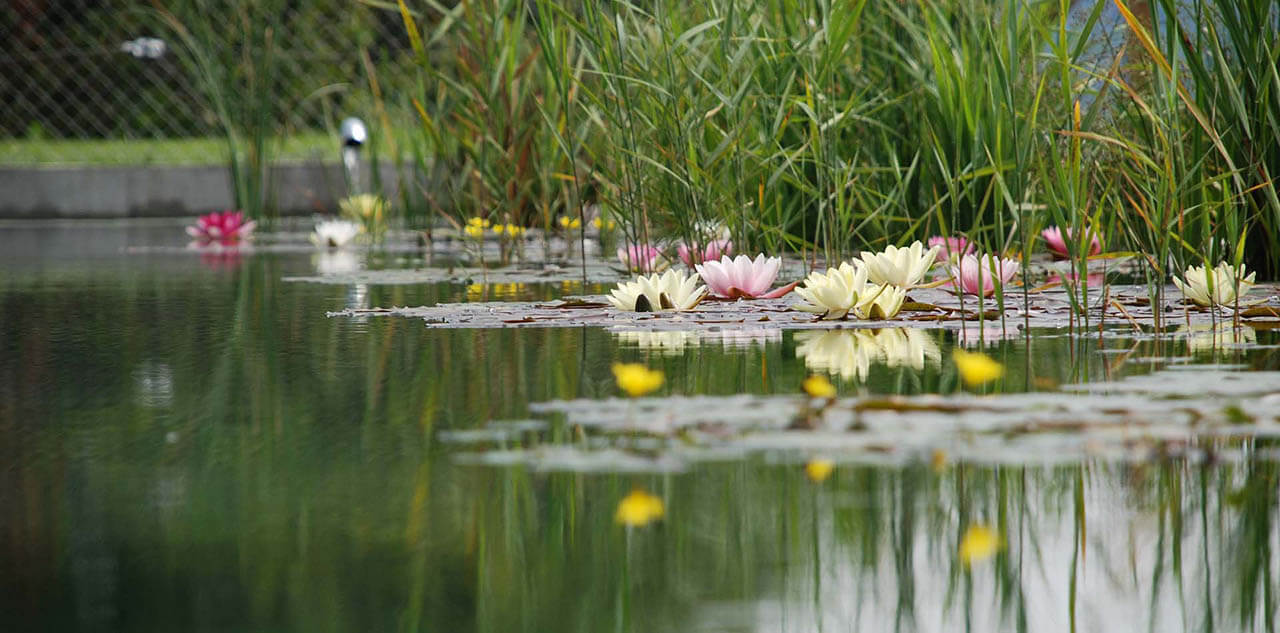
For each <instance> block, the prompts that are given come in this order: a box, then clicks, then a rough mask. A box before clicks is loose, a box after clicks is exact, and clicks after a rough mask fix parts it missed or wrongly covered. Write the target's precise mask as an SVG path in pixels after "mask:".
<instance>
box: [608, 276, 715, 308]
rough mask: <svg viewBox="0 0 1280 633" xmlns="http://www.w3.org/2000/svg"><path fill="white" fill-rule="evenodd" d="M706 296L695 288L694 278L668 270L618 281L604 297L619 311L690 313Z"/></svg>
mask: <svg viewBox="0 0 1280 633" xmlns="http://www.w3.org/2000/svg"><path fill="white" fill-rule="evenodd" d="M706 294H707V287H706V286H699V285H698V276H697V275H687V274H685V273H683V272H680V271H678V270H668V271H667V272H665V273H663V274H661V275H648V276H640V277H637V278H636V279H635V280H634V281H624V282H621V283H619V284H618V286H617V287H616V288H614V289H613V291H612V292H610V293H609V295H608V296H607V297H605V298H606V299H608V300H609V303H611V304H613V307H615V308H617V309H619V310H625V311H628V312H658V311H663V310H676V311H683V310H692V309H693V308H694V307H696V306H697V305H698V303H699V302H701V301H702V298H703V297H705V296H706Z"/></svg>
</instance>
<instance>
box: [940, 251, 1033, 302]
mask: <svg viewBox="0 0 1280 633" xmlns="http://www.w3.org/2000/svg"><path fill="white" fill-rule="evenodd" d="M1021 268H1022V264H1020V263H1018V260H1016V259H1007V258H1004V257H992V256H990V255H983V256H982V257H981V258H979V257H978V256H977V255H965V256H964V257H962V258H960V261H959V262H957V263H956V265H954V266H952V267H951V278H952V280H953V282H952V283H953V284H954V285H955V286H956V287H957V288H959V290H960V292H962V293H964V294H967V295H981V296H983V297H990V296H991V295H993V294H995V292H996V280H997V279H998V280H999V283H1000V286H1001V287H1003V286H1004V285H1005V284H1007V283H1009V281H1010V280H1012V279H1013V277H1014V275H1017V274H1018V271H1019V270H1021Z"/></svg>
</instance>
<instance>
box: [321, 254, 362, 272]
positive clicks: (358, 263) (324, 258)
mask: <svg viewBox="0 0 1280 633" xmlns="http://www.w3.org/2000/svg"><path fill="white" fill-rule="evenodd" d="M363 264H364V262H363V259H362V258H361V256H360V255H359V254H358V253H355V252H353V251H351V250H348V249H345V248H338V249H324V250H321V251H318V252H316V253H315V254H314V255H312V256H311V265H312V266H314V267H315V270H316V273H317V274H320V275H341V274H346V273H353V272H356V271H358V270H360V269H361V268H362V267H363Z"/></svg>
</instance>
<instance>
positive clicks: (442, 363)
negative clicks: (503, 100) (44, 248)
mask: <svg viewBox="0 0 1280 633" xmlns="http://www.w3.org/2000/svg"><path fill="white" fill-rule="evenodd" d="M0 255H2V256H5V257H11V256H12V255H11V254H10V253H9V252H7V251H6V252H4V253H0ZM312 255H313V254H312V253H301V254H296V255H290V256H265V255H261V254H259V255H246V256H244V257H243V258H242V259H237V261H238V262H240V266H239V267H238V268H237V269H236V270H234V271H229V272H227V273H219V274H213V273H211V272H210V271H208V270H206V269H204V268H203V266H202V264H201V262H200V259H199V255H197V254H190V255H186V256H184V258H128V257H122V256H119V255H103V254H98V257H97V258H95V259H82V260H78V261H75V260H74V259H73V258H67V255H66V253H59V256H60V257H62V258H64V259H71V260H72V263H66V262H61V263H59V264H58V265H57V266H56V267H55V266H48V265H35V264H27V265H23V266H16V267H15V268H14V269H13V270H16V271H18V272H16V273H14V274H10V275H9V276H8V277H6V279H5V280H4V282H3V284H2V285H0V323H3V324H4V327H0V464H2V465H3V466H2V467H0V508H3V509H4V511H2V512H0V630H15V631H25V630H32V631H92V630H130V631H174V630H215V629H216V630H236V631H239V630H272V631H299V632H301V631H343V630H372V631H412V630H432V631H434V630H450V631H477V632H494V633H498V632H503V633H505V632H506V631H513V630H515V631H582V632H596V631H616V630H625V631H632V632H644V631H655V632H658V631H662V632H666V631H726V630H735V631H814V630H819V629H822V630H849V629H856V630H902V631H906V630H918V631H953V630H965V629H966V628H967V629H969V630H1013V631H1017V630H1036V631H1058V630H1062V631H1066V630H1070V628H1071V626H1072V623H1073V622H1074V625H1075V628H1076V630H1080V631H1089V630H1093V631H1099V630H1111V629H1114V628H1116V626H1119V627H1120V628H1124V629H1126V630H1127V629H1137V630H1158V631H1182V630H1206V629H1208V628H1209V626H1208V624H1209V623H1213V625H1214V628H1215V629H1221V630H1246V631H1249V630H1258V631H1263V630H1270V629H1273V628H1274V625H1275V624H1276V622H1275V617H1276V615H1275V614H1276V613H1277V608H1276V606H1277V605H1276V596H1277V595H1280V580H1277V579H1280V556H1278V555H1277V552H1276V547H1278V546H1280V535H1278V534H1277V526H1280V517H1277V512H1278V509H1280V498H1278V496H1280V466H1278V465H1277V462H1276V461H1274V458H1275V457H1276V456H1277V455H1280V443H1278V442H1277V441H1276V440H1274V439H1268V438H1265V437H1262V438H1248V437H1246V438H1240V437H1223V438H1218V439H1214V440H1203V441H1201V442H1199V444H1198V445H1197V446H1196V447H1195V448H1196V449H1198V450H1194V451H1193V450H1186V451H1184V452H1183V453H1181V454H1186V455H1223V454H1228V453H1229V454H1234V455H1240V456H1241V457H1239V458H1238V459H1235V460H1228V459H1216V460H1215V459H1202V458H1200V457H1188V458H1167V459H1161V460H1159V461H1155V462H1152V463H1146V464H1137V465H1128V464H1116V463H1111V462H1107V461H1086V462H1084V463H1079V464H1073V465H1070V466H1063V467H1046V466H1040V465H1035V464H1031V465H1019V464H1016V463H1015V464H1013V465H1001V466H998V467H996V466H990V465H984V464H970V463H956V464H952V465H950V466H943V465H942V461H944V460H940V461H939V466H938V467H937V468H935V467H934V466H933V465H931V464H923V463H921V464H914V463H908V464H907V465H906V466H903V465H902V464H901V463H896V464H892V465H884V464H880V465H877V464H876V463H870V464H864V465H850V464H848V463H842V462H840V461H839V460H836V467H835V470H834V472H833V473H832V474H831V475H830V476H829V477H828V478H826V479H825V481H823V482H822V483H821V484H815V483H813V482H811V481H810V480H809V478H808V477H806V475H805V473H804V469H803V466H802V465H801V464H799V463H796V461H795V460H793V459H790V458H789V455H788V452H787V451H785V450H781V451H776V452H773V453H769V454H767V455H765V456H763V457H759V458H746V459H744V458H742V457H741V456H740V455H728V454H723V455H712V456H711V457H708V458H706V459H702V460H700V461H690V468H689V470H688V471H687V472H684V473H664V474H657V475H638V474H633V475H627V474H619V473H617V472H592V473H539V472H534V471H533V470H531V469H527V468H522V467H512V468H496V467H477V466H470V465H463V464H459V463H457V462H456V461H455V460H454V455H455V453H456V452H457V451H463V450H465V451H471V452H475V451H483V450H488V449H489V448H488V447H494V448H497V449H500V448H502V447H503V446H506V445H517V444H518V445H521V446H522V447H525V448H529V449H530V450H537V449H538V448H539V447H541V446H543V443H550V442H552V441H554V442H556V443H558V444H557V445H574V443H575V442H589V441H590V440H591V437H590V436H589V435H585V434H584V433H583V432H582V431H581V429H575V428H573V427H572V426H569V425H566V424H564V423H563V421H562V420H555V419H553V420H551V421H550V423H549V426H547V427H546V428H545V429H544V428H543V426H541V425H542V423H541V422H539V423H536V424H534V425H533V426H525V425H529V424H533V423H527V422H521V423H519V424H518V425H513V426H512V428H511V429H510V430H509V431H508V432H505V433H500V434H493V433H489V434H488V435H485V436H483V437H480V438H478V439H477V438H475V437H472V438H471V439H475V440H476V441H473V442H468V443H460V442H459V438H467V437H469V436H467V435H465V433H466V432H473V433H474V431H476V430H477V429H480V428H481V427H483V426H484V425H485V424H486V423H487V422H488V421H491V420H523V419H527V418H528V417H529V404H530V403H532V402H545V401H550V400H556V399H573V398H592V399H604V398H610V397H613V396H615V395H617V393H616V388H615V387H614V385H613V381H612V377H611V375H610V372H609V366H610V364H611V363H612V362H614V361H617V360H619V359H624V360H637V359H636V358H635V357H636V356H640V355H642V354H643V353H644V351H645V350H643V349H642V348H641V346H640V344H639V343H632V342H630V341H628V340H625V339H624V338H623V337H621V336H615V335H614V334H612V333H610V332H607V331H604V330H601V329H592V328H562V329H547V330H539V329H517V330H430V329H427V328H425V327H424V326H423V324H422V323H421V322H420V321H418V320H413V319H395V318H371V319H369V320H368V321H367V322H366V323H365V324H363V325H361V326H358V327H357V326H355V325H354V324H353V323H352V321H350V320H347V319H338V318H327V317H326V316H325V312H326V311H329V310H333V309H335V307H337V306H342V305H359V306H370V307H372V306H389V305H423V304H430V303H434V302H438V301H450V300H457V299H458V298H459V295H460V294H462V293H463V292H464V287H462V286H458V285H448V284H440V285H429V284H428V285H404V286H378V285H364V286H359V285H351V286H330V285H325V284H290V283H282V282H281V281H280V279H281V278H282V277H285V276H287V275H289V274H296V273H297V272H299V271H307V270H310V269H311V268H312V267H313V266H314V263H313V262H312V260H311V257H312ZM39 263H41V264H47V263H48V262H45V261H44V260H41V261H40V262H39ZM561 290H562V287H561V286H560V284H550V285H548V286H546V287H542V286H538V287H531V288H528V289H523V290H518V291H517V294H523V295H528V294H529V293H537V295H538V296H540V297H541V296H558V295H559V294H560V292H561ZM575 290H576V291H584V290H583V289H582V288H581V286H578V287H576V288H575ZM588 290H589V291H591V292H595V291H596V290H595V289H588ZM491 298H492V296H491ZM1038 334H1043V333H1038ZM708 336H712V337H713V339H714V337H715V336H717V335H716V334H715V333H709V334H708ZM941 336H946V335H945V334H943V333H940V332H925V331H918V330H893V329H889V330H858V331H853V330H844V331H830V332H816V331H815V332H798V333H794V334H786V335H779V334H777V333H776V332H757V333H755V334H751V335H746V339H747V340H749V341H750V343H749V344H748V345H745V346H741V347H739V346H735V345H728V344H725V345H716V344H707V342H708V341H709V340H712V339H702V344H701V345H698V346H696V347H693V345H694V344H693V343H692V342H690V341H686V342H685V343H684V344H685V348H684V353H682V354H679V355H665V354H663V353H661V351H662V350H663V349H668V348H671V347H672V346H670V345H666V344H659V345H658V346H657V348H656V349H657V350H658V352H659V353H657V354H654V358H653V359H652V360H648V359H646V361H647V362H650V363H651V364H652V365H653V366H655V367H661V368H662V369H663V370H664V372H665V373H666V374H667V379H668V384H669V388H670V389H671V390H672V391H673V392H678V393H684V394H690V395H693V394H698V393H720V394H732V393H742V392H752V393H771V394H781V393H787V394H792V393H795V392H796V388H797V385H799V383H800V381H801V380H802V379H803V378H804V376H805V375H806V374H808V373H810V372H812V371H827V372H830V373H833V374H837V375H840V376H842V377H846V378H850V379H854V378H856V379H859V380H863V379H867V380H870V381H872V382H874V380H875V379H874V375H875V374H877V372H876V371H875V369H876V368H877V367H896V368H903V369H904V370H908V371H902V372H899V373H901V374H914V373H923V374H929V373H930V372H932V373H933V374H934V375H935V376H936V375H938V374H942V375H943V378H940V379H938V380H930V381H926V380H921V381H918V382H915V383H910V384H907V383H893V382H888V381H886V382H883V383H879V384H878V385H876V386H875V388H877V389H880V390H883V391H885V392H894V393H901V392H920V391H940V390H943V386H942V385H943V383H942V380H944V379H950V378H947V377H946V372H947V371H949V369H948V364H946V363H941V362H940V358H941V354H940V351H939V349H940V347H942V346H940V345H939V340H940V337H941ZM1214 336H1215V340H1216V337H1217V334H1214ZM1246 336H1248V335H1247V334H1246ZM733 338H734V337H733V336H731V335H730V334H728V333H722V334H721V335H720V340H723V341H725V342H727V341H728V340H730V339H733ZM1253 338H1254V339H1256V340H1258V341H1260V342H1263V343H1268V344H1269V343H1274V342H1275V341H1276V337H1275V334H1274V333H1273V332H1262V331H1260V332H1256V333H1253ZM1099 344H1100V342H1099V341H1097V340H1088V341H1086V342H1085V343H1078V342H1076V341H1072V340H1070V339H1068V338H1065V337H1059V338H1049V337H1033V341H1032V342H1031V343H1029V344H1028V343H1026V342H1025V341H1022V340H1014V341H1002V342H998V343H996V344H995V345H992V346H991V348H990V349H988V350H987V351H988V353H989V354H991V355H992V356H993V357H997V358H999V360H1001V362H1003V363H1004V364H1005V365H1006V366H1007V367H1008V368H1009V372H1010V374H1009V376H1008V378H1007V379H1006V381H1005V382H1006V383H1007V384H1009V385H1018V384H1033V382H1034V380H1035V379H1039V378H1047V379H1051V380H1052V381H1053V382H1055V383H1068V382H1072V381H1077V380H1081V379H1084V378H1088V377H1089V376H1096V377H1101V376H1104V375H1106V376H1107V377H1114V376H1117V375H1121V374H1123V373H1124V372H1140V371H1149V369H1148V368H1147V367H1146V366H1145V365H1142V364H1138V363H1132V362H1131V363H1128V364H1124V365H1120V366H1116V367H1114V368H1113V367H1111V365H1110V364H1109V362H1108V361H1109V358H1108V357H1107V356H1104V355H1103V354H1101V353H1099V352H1098V350H1097V348H1098V346H1099ZM1107 344H1109V345H1111V344H1114V345H1123V346H1125V347H1128V346H1130V345H1137V343H1133V342H1131V341H1115V342H1114V343H1113V342H1112V341H1111V339H1108V341H1107ZM1141 345H1142V346H1143V348H1142V350H1141V351H1140V352H1136V353H1135V357H1136V355H1137V354H1146V353H1150V354H1153V355H1154V354H1159V353H1162V352H1163V353H1166V354H1181V353H1182V351H1183V349H1182V346H1181V344H1180V343H1179V344H1176V345H1169V346H1168V348H1161V347H1159V344H1158V343H1157V342H1150V341H1144V342H1141ZM650 349H652V348H650ZM1238 354H1239V355H1240V358H1241V362H1242V363H1245V364H1248V365H1250V366H1251V367H1254V368H1257V369H1276V368H1277V367H1280V356H1278V355H1277V354H1276V352H1275V350H1254V349H1250V350H1238ZM1064 359H1070V362H1065V361H1064ZM864 365H865V366H864ZM1108 372H1110V373H1108ZM868 374H870V375H871V376H870V377H869V376H868ZM1081 397H1086V396H1081ZM637 411H640V412H643V403H639V404H637ZM531 428H532V429H537V431H538V432H537V433H531V432H528V429H531ZM689 432H690V433H699V434H703V435H705V436H707V437H711V438H714V437H715V436H716V434H717V433H722V432H724V429H721V428H717V427H715V426H713V425H706V426H693V427H691V428H690V429H689ZM1117 432H1123V433H1133V434H1137V435H1140V434H1141V433H1142V430H1141V429H1129V428H1126V429H1118V430H1117ZM631 439H632V441H630V442H628V443H627V444H626V445H625V446H621V447H620V448H619V451H622V452H624V453H625V455H626V457H627V458H628V459H633V460H641V459H651V457H652V456H653V455H654V454H655V452H656V449H655V446H656V447H659V448H660V449H661V450H663V451H671V452H678V451H680V449H681V444H682V439H681V438H680V437H679V436H676V437H673V438H670V439H667V438H656V437H652V436H647V435H643V434H637V435H636V436H635V437H634V438H631ZM480 441H483V442H487V444H484V445H478V443H479V442H480ZM703 441H704V442H707V441H710V440H703ZM1178 441H1180V442H1183V443H1196V442H1195V441H1194V440H1189V439H1185V438H1180V439H1179V440H1178ZM1223 448H1234V449H1236V450H1233V451H1226V450H1222V449H1223ZM495 452H496V451H495ZM615 465H616V464H615ZM636 487H641V488H644V489H646V490H649V491H652V492H653V493H655V494H656V495H658V496H659V497H661V498H662V499H663V502H664V506H665V510H666V518H665V520H664V521H663V522H661V523H660V524H653V525H649V526H646V527H644V528H643V529H639V528H637V529H632V530H630V531H628V530H627V529H625V528H623V527H621V526H619V525H617V523H616V517H615V510H616V507H617V504H618V502H619V501H620V500H621V499H623V498H625V496H626V495H627V494H628V492H629V491H630V490H632V489H633V488H636ZM975 523H983V524H990V525H993V526H994V527H995V528H996V529H998V530H999V531H1000V532H1001V534H1002V535H1003V536H1004V538H1005V541H1006V543H1007V546H1006V549H1005V550H1003V551H1002V552H1001V553H1000V554H998V555H997V556H995V557H994V558H993V559H992V560H990V561H988V562H987V563H984V564H982V565H978V566H975V567H974V568H973V569H972V571H966V570H965V569H964V568H963V566H962V565H960V564H959V562H958V559H957V555H956V545H957V543H958V542H959V539H960V535H962V534H963V533H964V530H965V529H967V528H968V526H970V525H973V524H975ZM1116 623H1124V624H1122V625H1117V624H1116Z"/></svg>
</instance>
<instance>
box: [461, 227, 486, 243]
mask: <svg viewBox="0 0 1280 633" xmlns="http://www.w3.org/2000/svg"><path fill="white" fill-rule="evenodd" d="M462 232H463V233H465V234H466V235H467V237H470V238H473V239H477V240H478V239H480V238H482V237H484V227H483V226H480V225H478V224H467V225H466V226H464V227H462Z"/></svg>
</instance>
